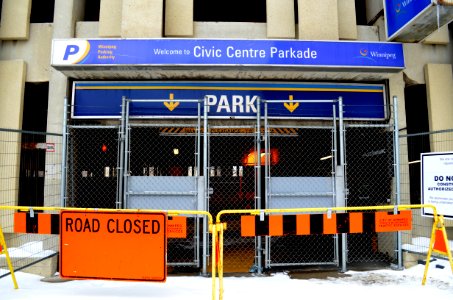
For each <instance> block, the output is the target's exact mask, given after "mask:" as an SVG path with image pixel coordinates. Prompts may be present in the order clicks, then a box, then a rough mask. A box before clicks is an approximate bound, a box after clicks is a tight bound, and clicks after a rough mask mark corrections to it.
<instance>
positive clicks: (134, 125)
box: [129, 123, 198, 128]
mask: <svg viewBox="0 0 453 300" xmlns="http://www.w3.org/2000/svg"><path fill="white" fill-rule="evenodd" d="M129 127H182V128H184V127H194V128H197V127H198V124H195V123H187V124H168V123H154V124H144V123H129Z"/></svg>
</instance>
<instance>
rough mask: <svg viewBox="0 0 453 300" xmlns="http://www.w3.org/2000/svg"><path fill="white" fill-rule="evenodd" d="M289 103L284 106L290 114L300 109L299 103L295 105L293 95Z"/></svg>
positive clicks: (290, 96)
mask: <svg viewBox="0 0 453 300" xmlns="http://www.w3.org/2000/svg"><path fill="white" fill-rule="evenodd" d="M289 101H290V102H289V103H288V102H285V103H283V105H284V106H285V107H286V109H287V110H289V112H290V113H292V112H293V111H295V110H296V108H298V107H299V103H294V102H293V101H294V99H293V95H289Z"/></svg>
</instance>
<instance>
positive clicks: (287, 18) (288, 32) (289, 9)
mask: <svg viewBox="0 0 453 300" xmlns="http://www.w3.org/2000/svg"><path fill="white" fill-rule="evenodd" d="M266 14H267V15H266V19H267V21H266V25H267V38H269V39H274V38H275V39H294V38H295V37H296V24H295V23H294V1H293V0H266Z"/></svg>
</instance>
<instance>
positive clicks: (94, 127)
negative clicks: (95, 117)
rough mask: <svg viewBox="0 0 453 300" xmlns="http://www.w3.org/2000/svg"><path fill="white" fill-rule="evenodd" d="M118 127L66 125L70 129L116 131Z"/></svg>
mask: <svg viewBox="0 0 453 300" xmlns="http://www.w3.org/2000/svg"><path fill="white" fill-rule="evenodd" d="M119 127H120V125H119V124H118V125H68V128H71V129H116V128H119Z"/></svg>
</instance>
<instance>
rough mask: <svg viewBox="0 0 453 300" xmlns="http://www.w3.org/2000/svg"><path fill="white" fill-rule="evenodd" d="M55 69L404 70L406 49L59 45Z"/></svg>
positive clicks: (201, 43)
mask: <svg viewBox="0 0 453 300" xmlns="http://www.w3.org/2000/svg"><path fill="white" fill-rule="evenodd" d="M52 65H53V66H55V67H57V68H58V67H68V66H72V67H74V68H77V66H87V65H88V66H286V67H309V68H317V69H320V68H354V69H373V68H377V69H384V70H400V69H403V68H404V55H403V47H402V44H399V43H380V42H344V41H341V42H340V41H297V40H223V39H213V40H200V39H167V38H165V39H89V40H84V39H69V40H54V41H53V47H52Z"/></svg>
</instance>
